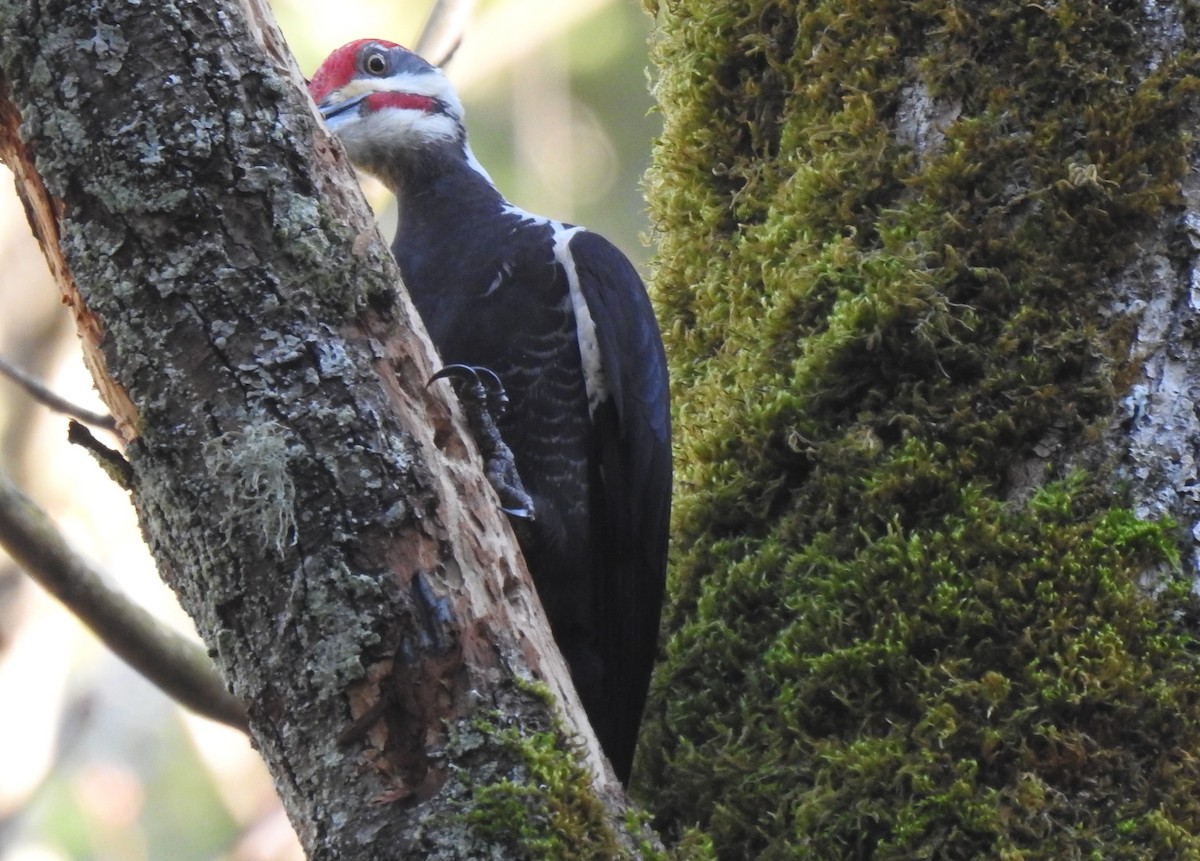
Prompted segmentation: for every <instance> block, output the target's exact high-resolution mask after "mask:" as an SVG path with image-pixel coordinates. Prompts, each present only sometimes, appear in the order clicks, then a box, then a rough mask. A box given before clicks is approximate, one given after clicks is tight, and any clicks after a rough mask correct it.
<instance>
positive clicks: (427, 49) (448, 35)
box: [413, 0, 475, 66]
mask: <svg viewBox="0 0 1200 861" xmlns="http://www.w3.org/2000/svg"><path fill="white" fill-rule="evenodd" d="M474 6H475V0H437V2H436V3H434V4H433V9H432V10H430V12H429V18H428V19H426V21H425V28H424V29H423V30H422V31H421V36H420V38H419V39H417V46H416V48H414V49H413V50H414V51H416V52H417V53H418V54H420V55H421V56H422V57H424V58H425V59H426V60H428V61H429V62H430V63H432V64H433V65H435V66H444V65H446V64H447V63H448V62H450V58H451V57H453V56H454V52H455V51H456V50H458V46H459V43H461V42H462V38H463V33H465V32H466V30H467V22H468V21H469V20H470V18H471V10H472V9H473V8H474Z"/></svg>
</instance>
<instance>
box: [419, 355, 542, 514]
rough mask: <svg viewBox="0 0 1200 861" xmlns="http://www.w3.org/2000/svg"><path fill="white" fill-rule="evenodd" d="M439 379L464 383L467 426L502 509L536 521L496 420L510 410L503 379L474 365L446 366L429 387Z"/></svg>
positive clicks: (461, 396)
mask: <svg viewBox="0 0 1200 861" xmlns="http://www.w3.org/2000/svg"><path fill="white" fill-rule="evenodd" d="M438 380H451V381H452V382H462V383H464V384H465V385H463V386H461V387H459V386H456V387H455V389H456V391H458V396H459V400H460V401H461V402H462V405H463V410H464V411H465V412H466V414H467V424H469V425H470V427H471V433H472V435H473V436H474V437H475V443H476V444H477V445H478V446H479V451H480V453H481V454H482V455H483V460H484V472H485V474H486V475H487V479H488V483H489V484H491V486H492V487H493V488H494V489H495V491H496V495H497V496H499V497H500V510H501V511H503V512H504V513H505V514H507V515H508V516H509V517H514V518H517V519H520V520H533V519H534V506H533V499H532V498H530V496H529V494H528V493H527V492H526V490H525V486H524V485H523V484H522V483H521V476H520V475H519V474H518V473H517V464H516V460H515V458H514V457H513V453H512V449H510V448H509V447H508V444H507V443H506V442H504V438H503V437H501V436H500V429H499V428H498V427H497V426H496V419H497V418H499V417H500V416H502V415H503V414H504V411H505V410H506V409H507V408H508V395H507V394H505V392H504V384H503V383H502V382H501V381H500V377H498V376H497V375H496V372H495V371H493V370H491V369H490V368H482V367H476V366H472V365H460V364H452V365H446V366H445V367H444V368H442V369H441V370H440V371H438V372H437V373H436V374H434V375H433V376H432V377H430V378H429V382H428V383H426V385H431V384H433V383H435V382H437V381H438Z"/></svg>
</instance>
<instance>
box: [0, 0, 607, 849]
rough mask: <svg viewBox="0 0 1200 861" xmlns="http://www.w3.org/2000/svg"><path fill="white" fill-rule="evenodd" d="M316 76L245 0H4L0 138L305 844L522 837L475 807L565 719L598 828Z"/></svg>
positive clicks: (185, 584)
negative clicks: (325, 113) (324, 119)
mask: <svg viewBox="0 0 1200 861" xmlns="http://www.w3.org/2000/svg"><path fill="white" fill-rule="evenodd" d="M301 83H302V82H301V79H300V78H299V76H298V73H297V72H296V70H295V68H294V65H293V64H292V63H291V59H290V56H289V54H288V52H287V51H286V48H285V47H284V46H283V44H282V40H281V38H280V37H279V35H278V33H277V31H276V30H275V29H274V25H273V24H272V23H271V22H270V20H269V16H267V15H266V13H265V12H263V11H262V10H261V9H257V8H243V6H241V5H239V4H237V3H235V2H230V1H229V0H226V2H214V3H202V4H201V3H180V4H169V3H168V4H158V3H142V4H138V3H125V2H107V3H105V2H101V3H95V4H82V5H81V4H76V3H69V2H63V0H58V2H51V3H28V4H27V3H22V2H19V0H4V2H0V157H3V159H4V160H5V161H6V162H7V163H8V164H9V165H10V167H11V168H12V169H13V170H14V172H15V174H16V175H17V181H18V187H19V190H20V191H21V194H22V197H23V199H24V200H25V202H26V208H27V211H28V213H29V216H30V222H31V224H32V225H33V227H34V230H35V233H36V234H37V235H38V236H39V239H40V240H41V242H42V244H43V248H44V250H45V251H46V254H47V257H48V259H49V261H50V264H51V268H52V270H53V271H54V273H55V275H56V278H57V279H58V281H59V284H60V286H61V288H62V290H63V295H64V297H65V301H67V302H68V304H70V306H71V308H72V309H73V311H74V314H75V318H76V321H77V323H78V328H79V332H80V335H81V337H82V339H83V342H84V348H85V354H86V357H87V360H88V362H89V364H90V366H91V367H92V369H93V372H94V376H95V379H96V383H97V386H98V387H99V389H100V391H101V393H102V395H103V397H104V399H105V401H106V403H107V404H108V406H109V407H110V408H111V409H112V411H113V413H114V415H115V416H116V418H117V420H118V423H119V426H120V431H121V433H122V435H123V437H124V439H125V442H126V452H127V455H128V457H129V460H130V462H131V465H132V468H133V473H134V487H133V500H134V504H135V505H136V507H137V509H138V511H139V514H140V516H141V521H142V526H143V531H144V533H145V536H146V539H147V542H148V544H149V546H150V548H151V550H152V552H153V553H154V556H155V558H156V560H157V561H158V564H159V567H160V571H161V572H162V574H163V576H164V578H165V579H166V580H167V581H168V582H169V584H170V585H171V586H172V587H173V588H174V589H175V591H176V592H177V593H178V595H179V597H180V600H181V602H182V603H183V605H184V607H185V608H186V609H187V610H188V612H189V613H190V614H191V615H192V617H193V619H194V620H195V622H196V626H197V629H198V630H199V632H200V634H201V636H202V637H203V639H204V641H205V643H206V644H207V646H208V648H209V651H210V653H211V654H212V656H213V657H214V658H215V660H216V662H217V664H218V666H219V667H220V669H221V671H222V672H223V674H224V676H225V678H226V680H227V683H228V684H229V686H230V688H231V689H232V690H233V692H234V693H235V694H236V695H237V696H239V697H240V698H242V699H243V700H244V701H245V702H246V703H247V706H248V712H249V715H250V722H251V729H252V733H253V738H254V741H255V743H256V745H257V747H258V748H259V750H260V751H261V752H262V754H263V756H264V758H265V759H266V761H267V764H268V766H269V768H270V769H271V771H272V773H273V775H274V778H275V781H276V784H277V787H278V789H279V792H280V795H281V796H282V798H283V801H284V804H285V806H286V808H287V810H288V812H289V815H290V817H291V819H292V822H293V824H294V825H295V827H296V829H297V831H298V833H299V834H300V837H301V841H302V842H303V844H304V846H305V849H306V851H307V853H308V855H309V857H311V858H338V859H352V858H381V857H455V858H467V857H482V856H485V855H486V856H488V857H493V856H494V855H495V854H496V853H497V852H499V853H501V854H503V852H505V851H508V850H511V849H512V847H513V846H514V845H516V844H514V842H513V838H512V836H511V835H506V834H505V833H503V832H504V829H503V827H500V828H496V827H492V828H483V829H481V828H479V827H475V825H473V824H472V823H476V824H477V823H478V817H476V818H475V819H473V818H472V815H471V811H472V810H477V809H478V805H479V804H480V803H481V800H482V799H485V798H486V792H484V791H483V790H485V789H487V788H496V787H505V788H509V787H512V786H514V785H515V786H519V785H521V784H522V782H524V781H529V780H537V779H540V778H538V777H537V776H536V774H535V773H534V772H535V771H536V769H535V768H534V767H533V766H532V765H531V761H532V759H533V758H532V757H531V756H530V755H528V753H527V751H523V750H522V743H523V742H524V741H526V740H528V739H530V738H541V739H544V738H547V737H549V738H555V737H558V736H560V735H561V731H560V728H559V724H557V723H556V722H555V721H556V718H559V717H561V718H562V719H563V724H562V726H564V727H565V728H566V730H565V731H566V732H568V733H569V734H572V735H574V736H576V738H577V739H578V740H579V741H580V742H581V747H580V752H581V756H582V757H583V760H584V762H585V763H586V765H587V767H588V768H590V769H591V771H592V772H593V773H595V774H596V775H598V777H596V778H595V779H594V781H592V782H590V785H585V786H584V790H586V793H588V794H589V796H590V794H591V793H598V794H599V797H600V798H601V799H603V804H604V805H606V807H605V806H601V805H597V804H596V799H595V798H594V797H591V800H590V801H589V802H588V804H589V805H590V806H587V809H588V810H590V811H592V813H593V815H594V817H595V820H596V823H598V824H596V828H598V829H600V830H606V829H608V828H609V827H611V826H612V825H613V823H614V822H616V821H617V820H618V819H619V817H620V813H621V809H620V806H621V802H620V800H619V799H620V791H619V788H618V787H617V786H616V785H615V783H614V782H613V780H612V778H611V775H610V773H609V772H608V771H607V767H606V765H605V764H603V759H602V757H601V756H600V754H599V751H598V747H597V745H596V742H595V740H594V737H593V736H592V734H591V731H590V729H589V728H588V727H587V724H586V720H585V719H584V718H583V717H582V711H581V710H580V709H579V706H578V703H577V701H576V698H575V695H574V693H573V691H572V690H571V687H570V684H569V681H568V676H567V674H566V671H565V669H564V667H563V665H562V661H561V658H560V657H559V656H558V654H557V650H556V649H555V648H554V647H553V643H552V641H551V640H550V637H549V634H548V628H547V626H546V624H545V621H544V618H543V617H542V614H541V610H540V607H539V606H538V605H537V602H536V598H535V597H534V595H533V592H532V589H531V587H530V586H529V582H528V577H527V574H526V573H525V571H524V566H523V563H522V562H521V561H520V558H519V555H518V554H517V552H516V551H515V549H514V547H515V544H514V542H513V540H512V537H511V533H510V532H509V530H508V527H507V525H506V524H505V523H504V522H503V521H502V519H501V518H500V517H499V516H498V514H497V509H496V503H495V499H494V496H493V494H492V493H491V490H490V488H488V487H487V485H486V483H485V482H484V481H483V480H482V478H481V473H480V471H479V468H478V457H477V454H476V452H475V449H474V446H473V444H472V443H471V442H470V440H469V439H468V438H467V437H465V436H464V431H463V430H462V424H461V422H460V420H459V418H458V415H457V412H456V410H454V409H453V408H451V407H448V406H447V404H446V402H445V401H444V400H443V395H444V384H438V385H436V386H434V387H432V388H428V387H426V385H425V381H426V380H427V379H428V378H429V376H430V375H431V373H432V370H433V369H434V368H436V364H435V362H436V360H435V359H432V358H431V356H432V350H431V348H430V347H429V345H428V340H427V338H426V337H425V336H424V334H423V332H422V331H421V330H420V326H419V323H417V322H416V321H415V318H414V315H413V312H412V310H411V307H410V306H409V305H408V303H407V299H406V297H405V296H404V295H403V292H402V290H399V289H398V288H397V285H398V276H397V273H396V270H395V268H394V266H393V264H392V261H391V259H390V256H389V254H388V252H387V249H386V246H385V245H384V243H383V242H382V241H381V240H380V237H379V236H378V233H377V231H376V230H375V228H374V226H373V223H372V221H371V217H370V214H369V212H368V210H367V209H366V207H365V205H364V204H363V202H362V199H361V195H360V194H359V193H358V192H357V188H356V186H355V183H354V181H353V178H352V176H351V173H350V170H349V168H348V166H347V165H346V164H345V162H344V159H343V158H342V156H341V154H340V150H339V149H338V148H337V146H336V144H335V143H334V142H333V141H332V140H331V138H330V137H329V136H328V135H327V134H326V133H325V132H324V130H323V129H322V128H321V127H320V124H319V122H318V120H317V119H316V117H315V115H314V113H313V111H312V108H311V104H310V103H309V102H308V100H307V98H306V96H305V95H304V93H303V90H302V87H301ZM18 121H19V128H20V131H19V135H18V134H17V132H16V129H17V126H18ZM414 326H415V328H413V327H414ZM529 680H537V681H544V682H545V683H546V685H547V686H548V689H549V691H551V692H552V693H553V694H554V698H555V699H557V701H558V702H559V703H561V704H562V706H561V707H560V708H559V709H555V708H553V707H552V706H551V705H550V702H551V700H550V699H547V698H545V697H544V696H542V695H540V692H539V691H538V690H536V689H534V688H532V687H531V686H530V685H528V684H526V682H527V681H529ZM583 783H584V784H589V781H588V780H587V779H586V778H584V780H583ZM550 790H551V791H553V792H558V791H560V788H558V787H550ZM541 791H542V794H543V795H544V794H545V792H546V788H545V787H543V788H542V790H541ZM570 791H572V792H576V793H577V792H579V791H580V787H578V786H574V787H571V790H570ZM514 797H516V798H519V799H522V803H524V804H525V805H526V807H527V808H528V810H527V813H528V814H529V816H530V817H532V818H534V819H536V818H537V817H539V816H542V817H543V818H544V810H542V809H541V808H538V807H537V805H538V804H539V803H544V798H543V799H542V800H541V802H539V801H538V793H537V792H533V791H531V792H525V793H522V792H517V793H516V794H515V795H514ZM585 806H586V805H585ZM597 811H600V812H599V813H597ZM606 822H607V824H606ZM542 824H545V823H544V822H543V823H542ZM616 828H617V830H620V825H619V824H618V825H617V826H616ZM593 830H595V829H593ZM593 836H594V835H593ZM610 836H611V835H610ZM613 845H615V844H613Z"/></svg>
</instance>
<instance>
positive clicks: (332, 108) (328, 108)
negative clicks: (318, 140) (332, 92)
mask: <svg viewBox="0 0 1200 861" xmlns="http://www.w3.org/2000/svg"><path fill="white" fill-rule="evenodd" d="M369 95H370V93H363V94H362V95H361V96H354V97H353V98H349V99H345V100H344V101H324V102H322V103H321V104H319V105H317V110H319V111H320V112H321V117H322V118H323V119H326V120H328V119H332V118H333V117H336V116H337V115H338V114H344V113H345V112H346V111H351V110H354V109H355V108H357V107H358V106H359V105H360V104H362V102H363V99H365V98H366V97H367V96H369Z"/></svg>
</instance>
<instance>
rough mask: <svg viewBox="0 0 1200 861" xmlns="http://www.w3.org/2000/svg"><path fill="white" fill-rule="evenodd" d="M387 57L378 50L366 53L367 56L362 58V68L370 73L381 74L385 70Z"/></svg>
mask: <svg viewBox="0 0 1200 861" xmlns="http://www.w3.org/2000/svg"><path fill="white" fill-rule="evenodd" d="M387 67H388V64H387V57H385V56H383V54H380V53H379V52H375V53H372V54H367V58H366V59H365V60H363V68H364V69H366V70H367V71H368V72H370V73H371V74H372V75H382V74H384V73H385V72H387Z"/></svg>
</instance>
